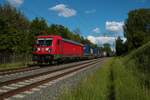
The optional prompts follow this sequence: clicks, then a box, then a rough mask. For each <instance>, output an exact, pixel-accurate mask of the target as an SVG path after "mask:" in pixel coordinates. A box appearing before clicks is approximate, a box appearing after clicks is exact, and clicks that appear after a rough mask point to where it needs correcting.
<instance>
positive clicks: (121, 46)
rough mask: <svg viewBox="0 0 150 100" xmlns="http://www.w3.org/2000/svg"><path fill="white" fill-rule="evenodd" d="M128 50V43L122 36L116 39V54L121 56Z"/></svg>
mask: <svg viewBox="0 0 150 100" xmlns="http://www.w3.org/2000/svg"><path fill="white" fill-rule="evenodd" d="M125 52H126V45H125V43H123V40H121V38H120V37H118V38H117V40H116V55H117V56H120V55H122V54H124V53H125Z"/></svg>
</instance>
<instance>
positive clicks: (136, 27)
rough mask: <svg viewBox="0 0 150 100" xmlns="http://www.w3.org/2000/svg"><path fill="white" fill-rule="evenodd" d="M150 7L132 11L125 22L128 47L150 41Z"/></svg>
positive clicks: (131, 47)
mask: <svg viewBox="0 0 150 100" xmlns="http://www.w3.org/2000/svg"><path fill="white" fill-rule="evenodd" d="M149 25H150V9H137V10H133V11H130V12H129V14H128V19H127V20H126V22H125V26H124V33H125V37H126V38H127V45H128V49H129V50H132V49H134V48H138V47H139V46H141V45H143V44H144V43H146V42H148V41H150V28H148V26H149Z"/></svg>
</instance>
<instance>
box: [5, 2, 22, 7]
mask: <svg viewBox="0 0 150 100" xmlns="http://www.w3.org/2000/svg"><path fill="white" fill-rule="evenodd" d="M7 1H8V2H9V3H10V4H11V5H12V6H14V7H18V6H20V5H21V4H23V2H24V0H7Z"/></svg>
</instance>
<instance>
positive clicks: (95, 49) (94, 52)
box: [93, 48, 98, 56]
mask: <svg viewBox="0 0 150 100" xmlns="http://www.w3.org/2000/svg"><path fill="white" fill-rule="evenodd" d="M93 54H94V56H97V55H98V48H93Z"/></svg>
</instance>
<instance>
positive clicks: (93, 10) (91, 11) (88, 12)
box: [85, 9, 96, 14]
mask: <svg viewBox="0 0 150 100" xmlns="http://www.w3.org/2000/svg"><path fill="white" fill-rule="evenodd" d="M95 12H96V10H95V9H92V10H87V11H85V13H86V14H91V13H95Z"/></svg>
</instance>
